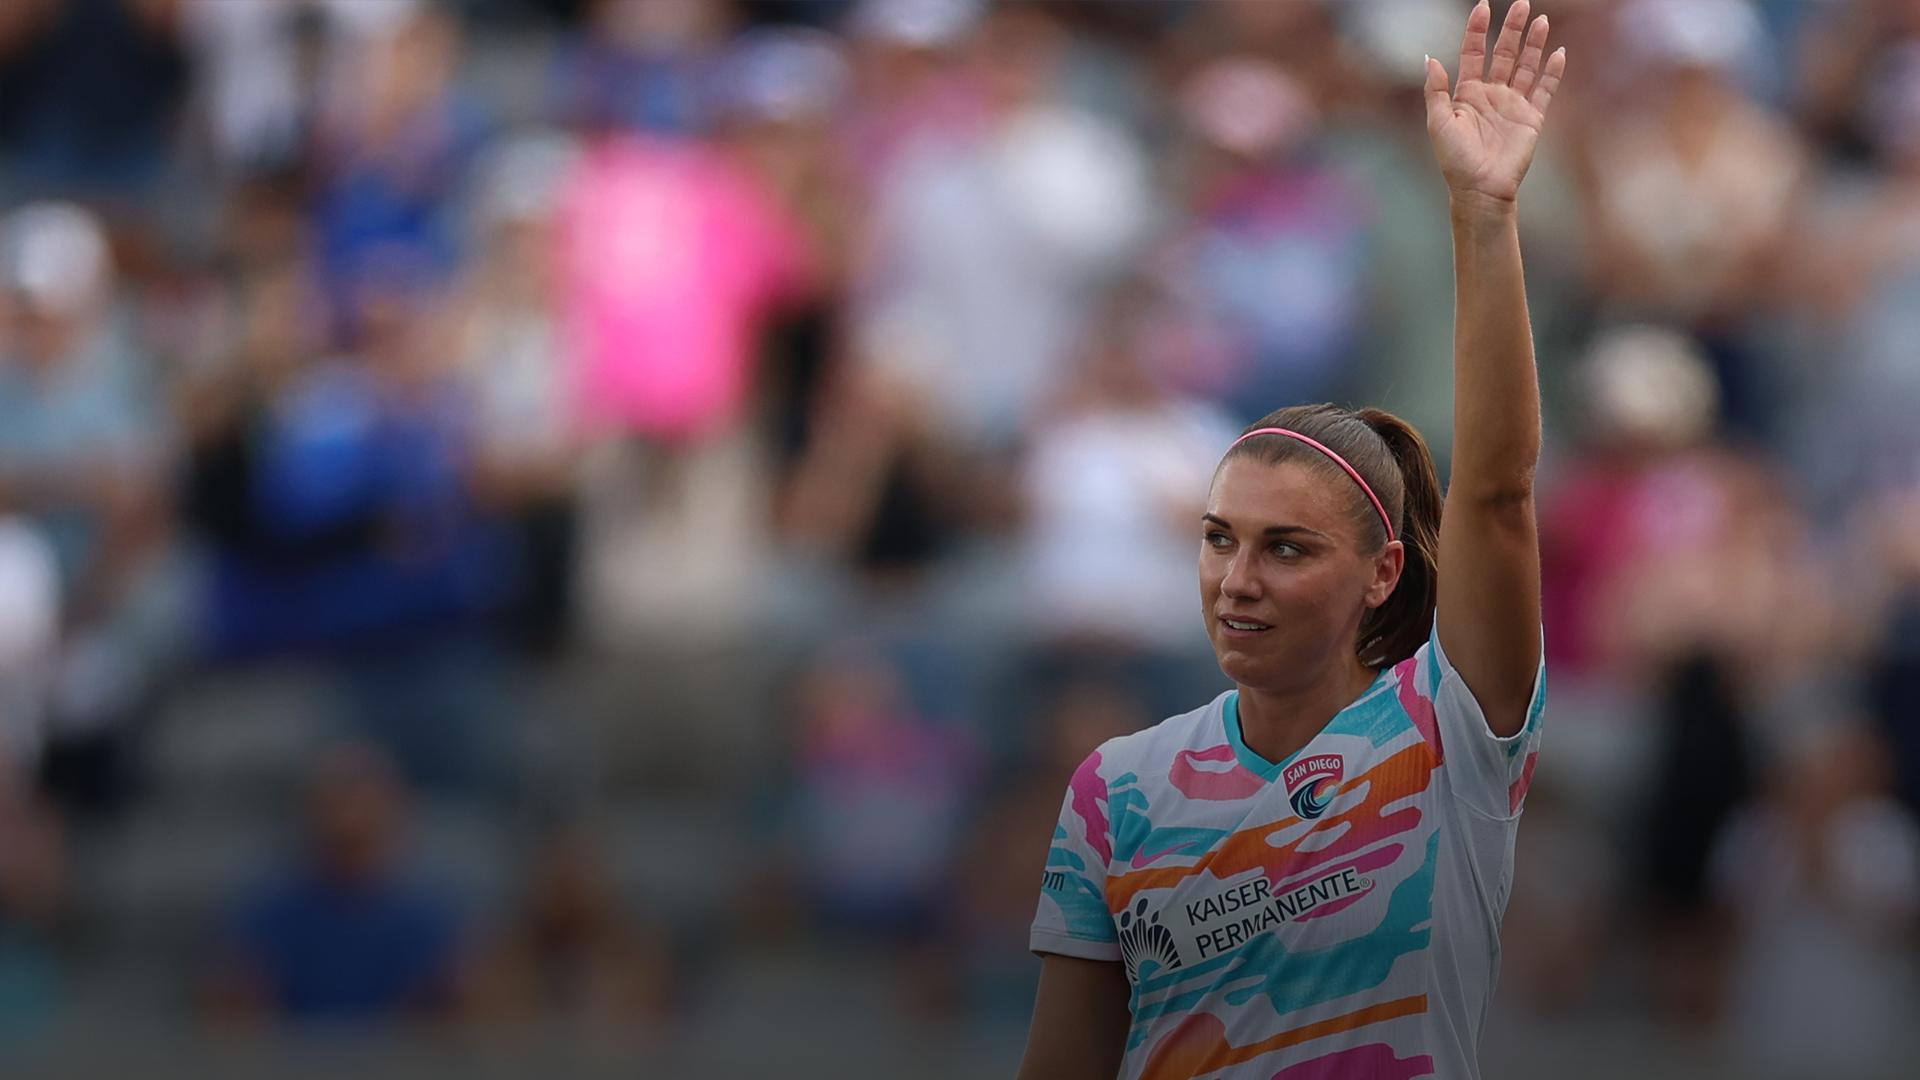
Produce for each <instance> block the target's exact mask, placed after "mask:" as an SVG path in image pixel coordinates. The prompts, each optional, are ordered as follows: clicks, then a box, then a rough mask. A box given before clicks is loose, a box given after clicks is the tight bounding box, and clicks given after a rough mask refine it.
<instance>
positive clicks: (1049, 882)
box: [1040, 870, 1067, 892]
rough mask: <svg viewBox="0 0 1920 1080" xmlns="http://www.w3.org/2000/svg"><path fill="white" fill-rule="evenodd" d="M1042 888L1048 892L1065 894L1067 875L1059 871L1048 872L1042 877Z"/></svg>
mask: <svg viewBox="0 0 1920 1080" xmlns="http://www.w3.org/2000/svg"><path fill="white" fill-rule="evenodd" d="M1040 887H1041V888H1042V889H1045V890H1047V891H1048V892H1065V891H1066V889H1067V875H1065V874H1063V873H1061V872H1060V871H1058V870H1048V871H1045V872H1043V873H1042V874H1041V875H1040Z"/></svg>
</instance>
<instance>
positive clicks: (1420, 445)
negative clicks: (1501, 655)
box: [1355, 409, 1442, 668]
mask: <svg viewBox="0 0 1920 1080" xmlns="http://www.w3.org/2000/svg"><path fill="white" fill-rule="evenodd" d="M1355 415H1357V416H1358V417H1359V418H1360V419H1361V420H1362V421H1364V422H1365V423H1366V425H1367V426H1368V427H1370V428H1372V429H1373V430H1374V432H1375V433H1376V434H1378V435H1379V436H1380V439H1381V441H1382V442H1384V443H1386V445H1387V452H1388V453H1389V454H1391V455H1392V457H1393V461H1394V463H1395V464H1396V465H1398V466H1399V473H1400V480H1401V485H1402V487H1401V509H1400V542H1401V544H1402V546H1404V547H1405V549H1406V563H1405V565H1404V566H1403V567H1402V568H1401V571H1400V583H1399V584H1398V585H1396V586H1394V589H1393V594H1392V595H1390V596H1388V597H1387V602H1386V603H1384V604H1381V605H1380V606H1379V607H1377V608H1374V609H1373V610H1372V611H1369V612H1367V616H1366V618H1364V619H1362V620H1361V622H1360V644H1359V649H1360V662H1361V663H1363V664H1365V665H1367V666H1368V667H1372V668H1381V667H1390V666H1392V665H1394V664H1397V663H1399V662H1400V661H1402V660H1405V659H1407V658H1408V657H1410V656H1412V655H1413V654H1414V652H1415V651H1416V650H1418V649H1419V648H1420V646H1422V645H1424V644H1426V643H1427V638H1428V636H1429V635H1430V634H1431V633H1432V631H1433V608H1434V602H1435V600H1436V599H1437V597H1438V595H1439V587H1440V508H1441V505H1442V500H1441V495H1440V473H1439V470H1437V469H1436V468H1434V464H1433V453H1432V451H1430V450H1428V449H1427V441H1426V440H1425V439H1423V438H1421V437H1420V433H1419V432H1418V431H1415V430H1414V429H1413V425H1412V424H1409V423H1407V422H1406V421H1405V420H1402V419H1400V418H1399V417H1397V416H1395V415H1393V414H1392V413H1390V412H1386V411H1384V410H1381V409H1361V410H1360V411H1359V412H1358V413H1357V414H1355Z"/></svg>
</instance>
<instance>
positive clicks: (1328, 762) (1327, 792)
mask: <svg viewBox="0 0 1920 1080" xmlns="http://www.w3.org/2000/svg"><path fill="white" fill-rule="evenodd" d="M1345 776H1346V763H1345V761H1344V760H1343V759H1342V758H1341V757H1340V755H1339V754H1316V755H1314V756H1313V757H1310V758H1301V759H1300V760H1299V761H1296V762H1294V763H1293V764H1291V765H1289V766H1287V771H1286V772H1285V773H1283V774H1281V781H1282V782H1283V783H1285V784H1286V786H1287V801H1288V802H1290V803H1292V804H1293V812H1294V813H1296V814H1299V815H1300V816H1301V817H1303V818H1307V819H1309V820H1311V819H1313V818H1317V817H1319V816H1320V815H1321V814H1324V813H1326V812H1327V805H1328V804H1329V803H1331V802H1333V791H1334V788H1336V787H1338V786H1339V784H1340V781H1341V779H1343V778H1344V777H1345Z"/></svg>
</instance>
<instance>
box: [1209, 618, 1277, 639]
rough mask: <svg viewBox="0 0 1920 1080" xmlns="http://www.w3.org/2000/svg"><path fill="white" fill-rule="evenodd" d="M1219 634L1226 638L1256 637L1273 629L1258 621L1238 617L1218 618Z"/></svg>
mask: <svg viewBox="0 0 1920 1080" xmlns="http://www.w3.org/2000/svg"><path fill="white" fill-rule="evenodd" d="M1218 621H1219V623H1220V632H1221V633H1223V634H1225V635H1227V636H1228V637H1258V636H1259V635H1261V634H1264V633H1266V632H1267V631H1269V630H1271V629H1273V624H1271V623H1267V622H1262V621H1261V620H1259V619H1249V618H1242V617H1240V616H1238V615H1222V616H1220V617H1219V620H1218Z"/></svg>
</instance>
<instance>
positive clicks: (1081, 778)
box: [1067, 750, 1113, 863]
mask: <svg viewBox="0 0 1920 1080" xmlns="http://www.w3.org/2000/svg"><path fill="white" fill-rule="evenodd" d="M1067 787H1068V789H1069V790H1070V791H1072V792H1073V812H1074V813H1076V814H1078V815H1080V820H1081V821H1082V822H1084V823H1085V824H1086V826H1087V836H1086V840H1087V846H1088V847H1090V848H1092V849H1093V850H1094V851H1095V852H1096V853H1098V854H1099V856H1100V858H1101V860H1102V861H1103V862H1109V863H1111V862H1112V861H1113V844H1112V843H1110V842H1109V841H1108V840H1107V812H1106V811H1105V810H1102V809H1101V808H1100V804H1101V803H1103V802H1105V801H1106V800H1107V782H1106V781H1105V780H1102V779H1100V751H1098V750H1095V751H1094V752H1093V753H1091V754H1089V755H1087V760H1085V761H1083V762H1081V763H1080V767H1079V768H1078V769H1075V770H1074V771H1073V779H1072V780H1071V781H1069V782H1068V784H1067Z"/></svg>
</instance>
